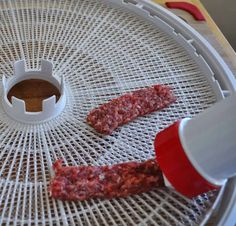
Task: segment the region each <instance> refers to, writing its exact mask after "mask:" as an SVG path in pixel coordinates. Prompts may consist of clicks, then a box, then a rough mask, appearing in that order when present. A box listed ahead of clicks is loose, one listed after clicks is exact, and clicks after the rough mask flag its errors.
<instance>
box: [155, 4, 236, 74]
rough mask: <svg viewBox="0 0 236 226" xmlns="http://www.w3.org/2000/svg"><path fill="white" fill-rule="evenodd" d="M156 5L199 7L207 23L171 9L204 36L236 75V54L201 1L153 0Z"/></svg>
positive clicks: (182, 11)
mask: <svg viewBox="0 0 236 226" xmlns="http://www.w3.org/2000/svg"><path fill="white" fill-rule="evenodd" d="M152 1H153V2H155V3H158V4H160V5H162V6H163V7H165V8H167V7H166V6H165V3H166V2H179V1H181V2H188V3H192V4H194V5H195V6H197V7H198V9H199V10H200V11H201V12H202V14H203V15H204V17H205V19H206V21H196V20H195V19H194V18H193V16H192V15H191V14H189V13H188V12H186V11H184V10H180V9H169V8H168V9H169V10H170V11H171V12H173V13H174V14H176V15H177V16H181V17H182V18H184V19H185V20H186V21H187V22H188V23H189V25H191V26H192V27H193V28H195V29H196V30H197V31H198V32H199V33H200V34H202V35H203V36H204V37H205V38H206V39H207V40H208V41H209V42H210V43H211V45H212V46H213V47H214V48H215V49H216V50H217V52H218V53H219V54H220V55H221V57H222V58H223V59H224V60H225V62H226V63H227V64H228V66H229V68H230V69H231V70H232V72H233V74H234V75H236V53H235V51H234V49H233V48H232V47H231V45H230V44H229V42H228V41H227V39H226V38H225V37H224V35H223V33H222V32H221V31H220V29H219V28H218V26H217V25H216V23H215V22H214V20H213V19H212V18H211V16H210V15H209V13H208V12H207V10H206V8H205V7H204V6H203V5H202V3H201V2H200V1H199V0H152Z"/></svg>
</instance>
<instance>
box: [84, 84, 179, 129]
mask: <svg viewBox="0 0 236 226" xmlns="http://www.w3.org/2000/svg"><path fill="white" fill-rule="evenodd" d="M175 100H176V98H175V96H174V95H173V93H172V92H171V90H170V88H169V87H168V86H165V85H154V86H152V87H148V88H144V89H139V90H136V91H134V92H132V93H127V94H125V95H123V96H120V97H118V98H116V99H113V100H111V101H109V102H108V103H105V104H103V105H101V106H99V107H98V108H95V109H94V110H92V111H91V112H90V113H89V115H88V117H87V122H88V124H90V125H91V126H92V127H93V128H94V129H95V130H96V131H97V132H99V133H103V134H111V133H112V131H113V130H115V129H116V128H117V127H118V126H121V125H123V124H126V123H128V122H130V121H132V120H134V119H135V118H137V117H138V116H142V115H146V114H148V113H151V112H154V111H157V110H160V109H162V108H164V107H167V106H168V105H170V104H171V103H173V102H174V101H175Z"/></svg>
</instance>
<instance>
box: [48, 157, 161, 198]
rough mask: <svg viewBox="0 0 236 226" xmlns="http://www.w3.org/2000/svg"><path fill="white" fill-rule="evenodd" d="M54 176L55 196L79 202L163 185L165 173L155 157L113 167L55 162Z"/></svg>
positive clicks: (51, 186)
mask: <svg viewBox="0 0 236 226" xmlns="http://www.w3.org/2000/svg"><path fill="white" fill-rule="evenodd" d="M53 168H54V170H55V177H54V178H53V179H52V181H51V183H50V188H49V191H50V194H51V196H52V197H53V198H55V199H60V200H68V201H76V200H80V201H82V200H88V199H91V198H107V199H111V198H115V197H126V196H128V195H134V194H140V193H142V192H147V191H149V190H151V189H154V188H156V187H160V186H164V183H163V178H162V173H161V171H160V169H159V166H158V165H157V163H156V161H155V160H154V159H151V160H148V161H145V162H142V163H138V162H128V163H121V164H116V165H113V166H65V167H63V166H62V161H61V160H58V161H56V162H55V163H54V165H53Z"/></svg>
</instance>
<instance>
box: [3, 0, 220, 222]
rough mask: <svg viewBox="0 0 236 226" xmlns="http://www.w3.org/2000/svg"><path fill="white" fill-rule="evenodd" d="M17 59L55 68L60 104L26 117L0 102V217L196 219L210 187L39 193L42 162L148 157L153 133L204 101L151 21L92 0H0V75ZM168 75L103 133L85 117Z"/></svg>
mask: <svg viewBox="0 0 236 226" xmlns="http://www.w3.org/2000/svg"><path fill="white" fill-rule="evenodd" d="M23 58H25V59H26V61H27V67H28V68H30V69H36V68H37V69H38V68H39V67H40V59H48V60H50V61H52V62H53V64H54V71H53V73H54V75H56V76H58V77H60V76H61V75H64V77H65V84H66V95H67V105H66V108H65V109H64V111H63V112H62V114H61V115H60V116H58V117H57V118H54V119H52V120H50V121H48V122H46V123H43V124H38V125H26V124H21V123H18V122H16V121H14V120H12V119H10V118H9V117H8V116H7V115H6V114H5V113H4V111H3V109H2V107H1V108H0V223H7V224H13V222H14V223H15V224H17V225H18V224H22V225H25V224H29V225H37V224H40V225H62V224H68V225H82V224H83V225H198V224H199V223H200V222H201V221H202V219H203V218H204V216H205V214H206V212H207V211H208V210H209V208H210V207H211V206H212V204H213V202H214V200H215V198H216V195H217V193H216V192H210V193H208V194H205V195H202V196H199V197H197V198H196V199H193V200H188V199H186V198H184V197H182V196H181V195H179V194H177V193H176V192H174V191H173V190H171V189H167V188H165V189H159V190H158V189H157V190H154V191H151V192H149V193H145V194H142V195H139V196H130V197H128V198H120V199H112V200H99V199H93V200H89V201H83V202H61V201H57V200H53V199H52V198H50V197H49V193H48V190H47V188H48V184H49V181H50V178H51V176H52V175H53V172H52V169H51V165H52V163H53V162H54V161H55V160H56V159H59V158H60V159H63V160H64V162H65V164H66V165H79V164H85V165H86V164H92V165H104V164H113V163H119V162H126V161H130V160H137V161H142V160H145V159H148V158H151V157H153V156H154V150H153V140H154V137H155V134H156V133H157V132H158V131H160V130H161V129H163V128H165V127H167V126H168V125H170V124H171V123H172V122H174V121H175V120H177V119H179V118H182V117H192V116H194V115H195V114H197V113H199V112H201V111H202V110H203V109H205V108H207V107H209V106H210V105H212V104H213V103H214V102H215V101H216V97H215V95H214V92H213V90H212V88H211V87H210V85H209V84H208V82H207V80H206V78H205V77H204V74H203V73H202V72H201V70H200V68H199V67H198V66H197V64H196V63H195V62H194V61H193V60H192V59H191V57H190V56H189V55H188V54H187V52H186V51H185V50H184V49H183V48H182V47H181V46H179V45H178V43H176V42H175V41H174V40H173V39H172V38H171V37H169V36H167V35H166V34H165V33H163V32H162V31H161V30H160V29H159V28H158V27H154V25H151V24H149V23H148V22H146V21H145V20H144V19H142V18H140V17H138V16H136V15H134V14H132V13H129V12H126V11H122V10H121V9H117V8H114V7H112V6H110V5H106V4H105V3H102V2H100V1H94V0H68V1H66V0H64V1H62V0H57V1H54V0H53V1H41V0H38V1H34V0H32V1H30V0H28V1H27V0H18V1H13V0H12V1H0V74H1V75H3V74H4V75H6V77H9V76H12V74H13V68H12V65H13V63H14V62H15V61H16V60H19V59H23ZM159 83H160V84H168V85H170V86H171V87H172V88H173V91H174V93H175V95H176V96H177V98H178V100H177V102H176V103H175V104H172V105H171V106H170V107H169V108H167V109H165V110H163V111H161V112H156V113H153V114H150V115H148V116H145V117H141V118H139V119H137V120H135V121H133V122H131V123H129V124H128V125H125V126H123V127H122V128H119V129H117V130H116V131H115V132H114V133H113V134H112V135H111V136H102V135H99V134H97V133H96V132H95V131H94V130H93V129H92V128H90V127H89V126H88V125H87V124H86V121H85V118H86V115H87V114H88V112H89V111H90V110H91V109H92V108H94V107H96V106H98V105H99V104H101V103H104V102H106V101H108V100H110V99H111V98H114V97H117V96H119V95H121V94H123V93H125V92H128V91H132V90H135V89H138V88H140V87H146V86H149V85H152V84H159Z"/></svg>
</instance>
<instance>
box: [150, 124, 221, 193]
mask: <svg viewBox="0 0 236 226" xmlns="http://www.w3.org/2000/svg"><path fill="white" fill-rule="evenodd" d="M180 122H181V121H177V122H175V123H174V124H172V125H171V126H170V127H168V128H166V129H165V130H163V131H161V132H159V133H158V134H157V136H156V138H155V141H154V147H155V152H156V159H157V162H158V163H159V165H160V168H161V170H162V172H163V174H164V175H165V177H166V178H167V179H168V180H169V182H170V183H171V184H172V186H173V187H174V188H175V189H176V190H177V191H178V192H180V193H182V194H183V195H185V196H187V197H189V198H193V197H195V196H197V195H200V194H202V193H205V192H207V191H210V190H214V189H217V188H219V187H218V186H216V185H213V184H211V183H209V182H208V181H207V180H206V179H205V178H203V177H202V176H201V175H200V174H199V173H198V171H197V170H196V169H195V168H194V166H193V165H192V164H191V162H190V160H189V159H188V157H187V155H186V154H185V151H184V149H183V147H182V144H181V141H180V138H179V131H178V130H179V125H180Z"/></svg>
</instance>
